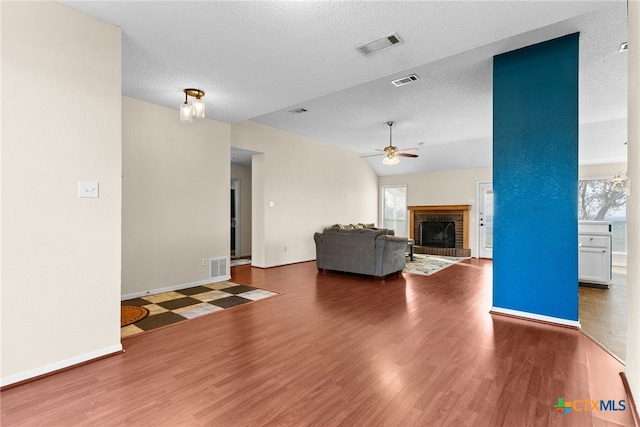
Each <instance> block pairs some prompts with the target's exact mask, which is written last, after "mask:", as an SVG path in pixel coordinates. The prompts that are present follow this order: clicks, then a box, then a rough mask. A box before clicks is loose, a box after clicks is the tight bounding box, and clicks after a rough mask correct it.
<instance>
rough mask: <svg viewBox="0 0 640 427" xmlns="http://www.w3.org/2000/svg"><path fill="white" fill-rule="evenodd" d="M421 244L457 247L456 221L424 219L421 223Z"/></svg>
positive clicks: (434, 246)
mask: <svg viewBox="0 0 640 427" xmlns="http://www.w3.org/2000/svg"><path fill="white" fill-rule="evenodd" d="M420 246H426V247H432V248H455V247H456V224H455V222H453V221H422V222H421V223H420Z"/></svg>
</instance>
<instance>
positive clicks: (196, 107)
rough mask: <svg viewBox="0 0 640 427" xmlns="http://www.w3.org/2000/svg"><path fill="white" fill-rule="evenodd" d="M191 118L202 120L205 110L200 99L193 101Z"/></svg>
mask: <svg viewBox="0 0 640 427" xmlns="http://www.w3.org/2000/svg"><path fill="white" fill-rule="evenodd" d="M192 108H193V116H194V117H197V118H199V119H204V110H205V105H204V101H203V100H202V99H200V98H196V99H195V101H193V106H192Z"/></svg>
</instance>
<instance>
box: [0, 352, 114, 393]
mask: <svg viewBox="0 0 640 427" xmlns="http://www.w3.org/2000/svg"><path fill="white" fill-rule="evenodd" d="M121 351H122V344H116V345H112V346H110V347H106V348H103V349H100V350H96V351H92V352H89V353H85V354H81V355H79V356H74V357H71V358H69V359H65V360H61V361H59V362H55V363H51V364H49V365H45V366H42V367H40V368H35V369H30V370H28V371H25V372H21V373H19V374H15V375H9V376H8V377H4V378H2V379H0V387H5V386H8V385H10V384H15V383H18V382H21V381H26V380H29V379H31V378H36V377H39V376H42V375H46V374H50V373H52V372H56V371H59V370H61V369H65V368H69V367H71V366H74V365H79V364H81V363H84V362H89V361H91V360H93V359H98V358H100V357H104V356H108V355H110V354H115V353H120V352H121Z"/></svg>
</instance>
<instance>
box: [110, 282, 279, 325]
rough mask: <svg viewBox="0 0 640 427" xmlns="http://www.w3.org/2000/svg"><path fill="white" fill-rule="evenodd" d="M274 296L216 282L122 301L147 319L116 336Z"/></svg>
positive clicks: (232, 284) (243, 286) (270, 292)
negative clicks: (140, 309)
mask: <svg viewBox="0 0 640 427" xmlns="http://www.w3.org/2000/svg"><path fill="white" fill-rule="evenodd" d="M274 295H278V293H277V292H272V291H267V290H264V289H259V288H254V287H252V286H246V285H239V284H237V283H233V282H219V283H212V284H210V285H202V286H196V287H193V288H187V289H181V290H179V291H173V292H164V293H161V294H156V295H147V296H144V297H140V298H134V299H130V300H125V301H122V304H121V305H134V306H138V307H144V308H146V309H148V310H149V315H148V316H147V317H145V318H144V319H142V320H139V321H137V322H136V323H134V324H132V325H127V326H124V327H122V328H120V336H121V337H122V338H124V337H127V336H130V335H134V334H138V333H140V332H144V331H148V330H150V329H155V328H159V327H160V326H165V325H170V324H172V323H176V322H180V321H182V320H186V319H192V318H194V317H198V316H202V315H203V314H209V313H213V312H214V311H220V310H224V309H225V308H230V307H235V306H236V305H240V304H245V303H248V302H251V301H257V300H260V299H264V298H269V297H271V296H274Z"/></svg>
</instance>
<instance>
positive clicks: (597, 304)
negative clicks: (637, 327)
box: [578, 266, 627, 361]
mask: <svg viewBox="0 0 640 427" xmlns="http://www.w3.org/2000/svg"><path fill="white" fill-rule="evenodd" d="M578 294H579V298H580V303H579V307H580V311H579V313H580V325H581V326H582V331H583V332H585V333H587V334H588V335H590V336H591V338H593V339H594V340H596V341H598V342H599V343H600V344H601V345H602V346H604V348H606V349H608V350H609V351H610V352H611V353H613V354H615V355H616V356H617V357H618V358H620V359H621V360H623V361H624V360H625V357H626V350H627V348H626V345H627V268H626V267H619V266H614V267H613V283H612V284H611V287H610V288H609V289H599V288H590V287H587V286H580V287H579V290H578Z"/></svg>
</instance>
